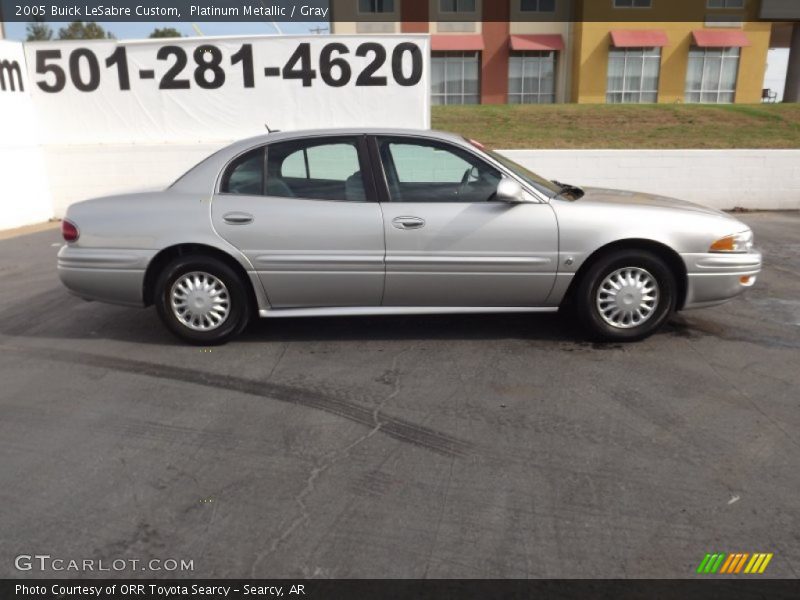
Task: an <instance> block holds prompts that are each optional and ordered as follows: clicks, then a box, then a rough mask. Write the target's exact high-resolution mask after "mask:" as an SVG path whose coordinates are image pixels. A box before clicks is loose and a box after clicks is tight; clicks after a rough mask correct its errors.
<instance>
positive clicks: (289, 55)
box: [25, 36, 430, 143]
mask: <svg viewBox="0 0 800 600" xmlns="http://www.w3.org/2000/svg"><path fill="white" fill-rule="evenodd" d="M25 54H26V62H27V66H28V77H29V81H30V87H31V93H32V95H33V97H34V102H35V103H36V105H37V109H38V110H37V112H38V113H39V115H40V121H41V122H42V125H43V127H44V134H45V139H47V140H48V141H50V142H51V143H69V142H81V141H89V139H88V138H91V141H102V142H120V143H129V142H136V141H156V140H159V141H170V140H181V141H184V140H190V139H220V140H226V139H234V138H237V137H241V136H243V135H253V134H255V133H259V132H263V131H264V124H265V123H267V124H269V125H270V127H272V128H279V129H294V128H302V129H307V128H316V127H347V126H359V127H361V126H394V127H420V128H424V127H427V126H428V125H429V121H430V106H429V85H430V79H429V56H430V48H429V39H428V37H427V36H385V37H384V36H369V37H361V36H312V37H296V36H262V37H248V38H244V37H238V38H216V39H214V38H193V39H184V40H180V39H171V40H159V41H158V42H156V41H143V42H116V41H111V40H109V41H105V40H104V41H70V42H44V43H31V44H27V45H26V47H25ZM97 138H101V139H97Z"/></svg>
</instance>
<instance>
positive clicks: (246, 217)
mask: <svg viewBox="0 0 800 600" xmlns="http://www.w3.org/2000/svg"><path fill="white" fill-rule="evenodd" d="M253 219H254V217H253V215H251V214H250V213H245V212H229V213H225V214H224V215H222V220H223V221H225V222H226V223H228V224H229V225H247V224H248V223H252V222H253Z"/></svg>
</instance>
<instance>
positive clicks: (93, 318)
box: [0, 286, 585, 346]
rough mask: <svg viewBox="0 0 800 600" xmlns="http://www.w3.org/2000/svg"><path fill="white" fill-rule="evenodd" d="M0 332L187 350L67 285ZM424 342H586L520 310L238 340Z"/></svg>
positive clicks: (290, 329) (12, 316) (300, 322)
mask: <svg viewBox="0 0 800 600" xmlns="http://www.w3.org/2000/svg"><path fill="white" fill-rule="evenodd" d="M0 335H4V336H10V337H33V338H55V339H108V340H114V341H125V342H131V343H138V344H155V345H161V346H163V345H183V343H182V342H181V341H180V340H177V339H176V338H175V337H173V336H172V335H171V334H170V333H169V332H168V331H167V330H166V329H165V327H164V326H163V325H162V323H161V321H160V320H159V318H158V315H157V314H156V311H155V309H154V308H152V307H150V308H146V309H139V308H126V307H120V306H113V305H109V304H103V303H100V302H86V301H84V300H81V299H79V298H76V297H74V296H72V295H70V294H68V293H67V292H66V291H65V290H64V289H63V288H61V287H60V286H58V287H53V288H49V289H46V290H44V291H42V292H39V293H36V294H32V295H29V296H26V297H25V298H23V299H20V300H18V301H16V302H14V303H10V304H9V303H6V304H4V305H2V306H0ZM422 339H430V340H492V339H497V340H500V339H524V340H542V341H558V342H581V341H585V339H584V338H583V336H582V334H581V332H580V330H579V329H578V327H577V326H576V324H575V323H573V322H572V321H571V319H570V318H568V317H567V316H565V315H564V314H562V313H547V314H543V313H531V314H525V313H514V314H458V315H409V316H369V317H313V318H311V317H308V318H297V317H293V318H269V319H254V320H253V322H252V323H251V324H250V326H249V327H248V328H247V330H246V331H245V332H244V333H243V334H242V335H240V336H239V337H238V338H236V340H235V342H236V343H247V344H253V343H263V342H292V341H296V342H303V341H308V342H311V341H359V340H363V341H369V340H422Z"/></svg>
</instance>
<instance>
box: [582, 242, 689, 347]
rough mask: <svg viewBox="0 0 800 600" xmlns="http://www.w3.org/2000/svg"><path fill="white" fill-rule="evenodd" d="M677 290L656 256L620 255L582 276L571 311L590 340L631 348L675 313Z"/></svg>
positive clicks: (644, 253) (609, 257) (611, 256)
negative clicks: (628, 343) (621, 344)
mask: <svg viewBox="0 0 800 600" xmlns="http://www.w3.org/2000/svg"><path fill="white" fill-rule="evenodd" d="M676 289H677V286H676V284H675V276H674V275H673V274H672V272H671V271H670V269H669V267H668V266H667V265H666V263H664V261H663V260H661V258H659V257H658V256H657V255H655V254H653V253H651V252H647V251H643V250H619V251H616V252H613V253H611V254H608V255H607V256H604V257H602V258H600V259H599V260H598V261H597V262H595V263H594V264H593V265H592V266H591V267H590V268H589V270H588V271H587V272H586V273H585V274H584V276H583V278H582V279H581V281H580V282H579V284H578V288H577V291H576V294H575V304H576V306H575V308H576V310H577V313H578V317H579V319H580V320H581V323H582V324H583V326H584V328H585V329H586V331H587V332H588V333H589V335H590V336H591V337H592V338H594V339H598V340H603V341H623V342H632V341H636V340H641V339H643V338H645V337H647V336H649V335H650V334H652V333H653V332H654V331H655V330H656V329H658V328H659V327H660V326H661V325H662V324H663V323H664V322H665V321H666V320H667V319H668V318H669V317H670V315H671V314H672V313H673V312H674V311H675V305H676Z"/></svg>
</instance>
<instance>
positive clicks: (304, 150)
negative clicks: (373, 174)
mask: <svg viewBox="0 0 800 600" xmlns="http://www.w3.org/2000/svg"><path fill="white" fill-rule="evenodd" d="M357 144H358V142H357V140H356V138H322V139H320V138H312V139H307V140H295V141H291V142H283V143H278V144H271V145H270V146H269V149H268V151H267V195H268V196H277V197H280V198H307V199H311V200H345V201H349V202H364V201H366V199H367V196H366V193H365V190H364V180H363V177H362V173H361V167H360V165H359V160H358V145H357Z"/></svg>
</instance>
